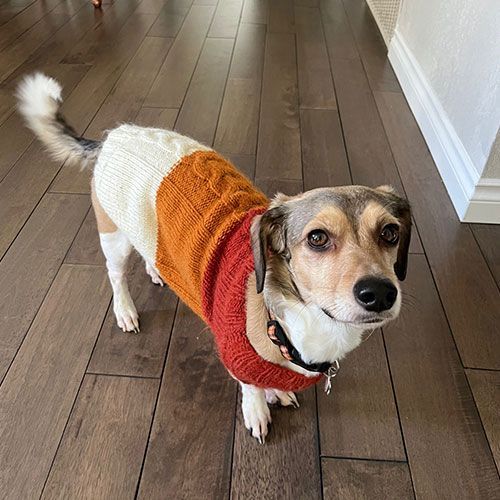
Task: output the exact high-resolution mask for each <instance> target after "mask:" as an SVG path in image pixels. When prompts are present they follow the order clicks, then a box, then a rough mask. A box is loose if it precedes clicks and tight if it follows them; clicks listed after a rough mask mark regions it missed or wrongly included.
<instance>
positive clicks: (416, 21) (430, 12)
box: [398, 0, 500, 173]
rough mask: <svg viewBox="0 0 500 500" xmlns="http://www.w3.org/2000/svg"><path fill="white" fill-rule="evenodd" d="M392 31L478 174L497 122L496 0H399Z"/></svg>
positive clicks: (499, 51) (499, 8)
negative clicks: (409, 54) (408, 52)
mask: <svg viewBox="0 0 500 500" xmlns="http://www.w3.org/2000/svg"><path fill="white" fill-rule="evenodd" d="M398 31H399V32H400V33H401V35H402V36H403V38H404V40H405V42H406V45H407V46H408V48H409V49H410V50H411V52H412V54H413V56H414V57H415V59H416V60H417V62H418V63H419V64H420V67H421V68H422V71H423V72H424V74H425V75H426V77H427V80H428V82H429V84H430V86H431V87H432V89H433V90H434V92H435V93H436V96H437V97H438V99H439V101H440V102H441V105H442V106H443V108H444V110H445V111H446V112H447V114H448V118H449V120H450V122H451V124H452V125H453V128H454V129H455V131H456V133H457V135H458V137H459V138H460V140H461V141H462V144H463V145H464V147H465V149H466V151H467V152H468V153H469V156H470V158H471V160H472V163H473V164H474V166H475V168H476V170H477V172H478V173H481V172H482V171H483V168H484V166H485V164H486V159H487V158H488V155H489V152H490V149H491V146H492V144H493V141H494V140H495V136H496V133H497V130H498V124H499V123H500V85H499V82H500V0H404V1H403V5H402V8H401V13H400V15H399V19H398Z"/></svg>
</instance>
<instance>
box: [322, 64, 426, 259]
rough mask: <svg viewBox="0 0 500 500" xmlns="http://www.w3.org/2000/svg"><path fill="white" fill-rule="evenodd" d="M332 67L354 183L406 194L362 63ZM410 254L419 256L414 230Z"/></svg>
mask: <svg viewBox="0 0 500 500" xmlns="http://www.w3.org/2000/svg"><path fill="white" fill-rule="evenodd" d="M332 64H333V74H334V80H335V89H336V92H337V100H338V104H339V110H340V118H341V121H342V129H343V131H344V139H345V145H346V149H347V154H348V157H349V165H350V169H351V175H352V179H353V182H354V183H355V184H365V185H367V186H372V187H375V186H379V185H382V184H390V185H391V186H393V187H394V188H395V189H396V190H397V191H398V192H399V193H400V194H401V195H405V189H404V188H403V184H402V182H401V177H400V174H399V171H398V169H397V167H396V164H395V162H394V158H393V154H392V151H391V147H390V145H389V142H388V140H387V136H386V133H385V130H384V126H383V124H382V121H381V119H380V116H379V113H378V110H377V105H376V104H375V100H374V97H373V94H372V91H371V89H370V86H369V84H368V80H367V79H366V75H365V72H364V69H363V66H362V64H361V62H360V61H359V60H356V59H354V60H348V59H336V60H332ZM410 252H412V253H422V246H421V245H420V241H419V234H418V232H417V231H414V232H413V235H412V243H411V245H410Z"/></svg>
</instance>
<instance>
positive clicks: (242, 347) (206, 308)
mask: <svg viewBox="0 0 500 500" xmlns="http://www.w3.org/2000/svg"><path fill="white" fill-rule="evenodd" d="M262 212H264V209H256V210H252V211H250V212H248V213H247V214H246V216H245V218H244V219H243V220H242V221H241V222H240V223H238V224H237V225H236V226H235V227H234V228H233V229H232V231H231V232H230V233H229V234H228V235H227V236H226V238H225V239H224V240H222V241H221V242H220V245H219V247H218V248H217V251H216V252H215V254H214V256H213V258H212V259H211V261H210V262H209V263H208V266H207V268H206V272H205V276H204V277H203V290H202V300H203V313H204V316H205V319H206V321H207V323H208V324H209V326H210V328H211V329H212V331H213V333H214V335H215V341H216V344H217V347H218V350H219V355H220V358H221V360H222V362H223V363H224V365H225V367H226V368H227V369H228V370H229V371H230V372H231V373H232V374H233V375H234V376H235V377H236V378H237V379H238V380H240V381H241V382H244V383H246V384H252V385H255V386H257V387H262V388H272V389H279V390H282V391H300V390H303V389H306V388H307V387H309V386H311V385H314V384H315V383H316V382H318V381H319V380H320V379H321V377H322V375H318V376H315V377H306V376H305V375H301V374H300V373H297V372H295V371H293V370H289V369H288V368H284V367H282V366H279V365H277V364H275V363H271V362H269V361H266V360H265V359H263V358H261V357H260V356H259V355H258V354H257V352H256V351H255V350H254V348H253V347H252V345H251V344H250V341H249V340H248V338H247V336H246V284H247V279H248V276H249V275H250V273H251V272H253V271H254V262H253V255H252V250H251V245H250V226H251V223H252V220H253V218H254V217H255V215H257V214H260V213H262ZM264 333H265V332H264Z"/></svg>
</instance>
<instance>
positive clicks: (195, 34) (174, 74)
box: [144, 5, 215, 108]
mask: <svg viewBox="0 0 500 500" xmlns="http://www.w3.org/2000/svg"><path fill="white" fill-rule="evenodd" d="M214 10H215V8H214V7H213V6H210V5H193V6H192V7H191V10H190V11H189V14H188V15H187V16H186V19H185V21H184V24H183V25H182V28H181V30H180V31H179V34H178V35H177V37H176V39H175V42H174V43H173V45H172V48H171V50H170V52H169V54H168V56H167V58H166V59H165V62H164V63H163V66H162V67H161V69H160V72H159V73H158V76H157V78H156V80H155V81H154V83H153V86H152V88H151V91H150V92H149V95H148V97H147V98H146V101H145V103H144V105H145V106H147V107H164V108H180V106H181V104H182V101H183V99H184V95H185V94H186V91H187V88H188V86H189V81H190V79H191V75H192V74H193V71H194V68H195V66H196V62H197V60H198V57H199V55H200V52H201V49H202V46H203V43H204V41H205V36H206V34H207V31H208V28H209V27H210V22H211V20H212V17H213V14H214Z"/></svg>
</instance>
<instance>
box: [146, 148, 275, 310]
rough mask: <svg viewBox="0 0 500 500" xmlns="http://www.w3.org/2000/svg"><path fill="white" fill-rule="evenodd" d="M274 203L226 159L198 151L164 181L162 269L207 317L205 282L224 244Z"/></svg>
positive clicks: (159, 216) (159, 254) (160, 197)
mask: <svg viewBox="0 0 500 500" xmlns="http://www.w3.org/2000/svg"><path fill="white" fill-rule="evenodd" d="M267 204H268V199H267V198H266V196H264V194H262V193H261V192H260V191H258V190H257V189H256V188H255V187H254V186H253V184H252V183H251V182H250V181H249V180H248V179H247V178H246V177H244V176H243V175H242V174H240V173H239V172H238V170H237V169H236V168H235V167H234V166H233V165H231V164H230V163H229V162H228V161H227V160H226V159H224V158H223V157H222V156H220V155H219V154H217V153H215V152H213V151H198V152H195V153H192V154H191V155H189V156H186V157H184V158H182V160H181V161H180V162H179V163H178V164H177V165H176V166H175V167H174V168H173V170H172V171H171V172H170V173H169V174H168V175H167V176H165V177H164V179H163V181H162V182H161V184H160V187H159V189H158V192H157V198H156V212H157V220H158V242H157V249H156V267H157V268H158V270H159V272H160V275H161V276H162V278H163V279H165V280H166V282H167V283H168V285H169V286H170V287H171V288H172V289H173V290H174V291H175V292H176V293H177V294H178V295H179V296H180V298H181V299H182V300H183V301H184V302H185V303H186V304H187V305H188V306H189V307H190V308H191V309H192V310H193V311H194V312H195V313H196V314H198V316H200V317H201V318H202V319H206V318H204V316H203V312H202V280H203V276H204V275H205V271H206V268H207V264H208V263H209V262H210V260H211V258H212V256H213V255H214V253H215V251H216V250H217V248H218V246H219V244H220V242H221V241H222V240H223V239H224V238H225V237H226V236H227V235H228V234H229V232H230V231H231V229H233V227H234V226H235V225H236V224H237V223H238V222H240V221H241V220H242V219H243V218H244V217H245V215H246V214H247V213H248V211H249V210H251V209H253V208H256V207H264V206H267Z"/></svg>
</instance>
